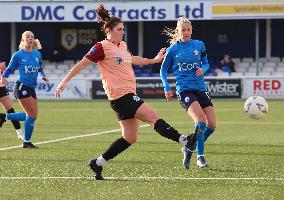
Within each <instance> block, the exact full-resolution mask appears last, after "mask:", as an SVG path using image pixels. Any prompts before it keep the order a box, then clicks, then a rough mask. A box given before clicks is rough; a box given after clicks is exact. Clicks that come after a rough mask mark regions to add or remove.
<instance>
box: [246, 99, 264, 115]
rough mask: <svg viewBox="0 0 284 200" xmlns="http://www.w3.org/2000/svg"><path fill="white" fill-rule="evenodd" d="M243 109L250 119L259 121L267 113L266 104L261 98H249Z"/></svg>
mask: <svg viewBox="0 0 284 200" xmlns="http://www.w3.org/2000/svg"><path fill="white" fill-rule="evenodd" d="M244 109H245V113H246V114H247V115H248V116H249V117H250V118H252V119H261V118H263V117H264V116H265V115H266V113H267V112H268V104H267V102H266V100H265V99H264V98H263V97H261V96H251V97H249V98H248V99H247V100H246V102H245V105H244Z"/></svg>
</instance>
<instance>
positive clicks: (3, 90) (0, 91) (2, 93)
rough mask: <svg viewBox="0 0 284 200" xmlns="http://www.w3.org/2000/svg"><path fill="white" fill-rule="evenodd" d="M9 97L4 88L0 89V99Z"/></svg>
mask: <svg viewBox="0 0 284 200" xmlns="http://www.w3.org/2000/svg"><path fill="white" fill-rule="evenodd" d="M7 95H9V92H8V90H7V88H6V87H5V86H3V87H0V98H1V97H5V96H7Z"/></svg>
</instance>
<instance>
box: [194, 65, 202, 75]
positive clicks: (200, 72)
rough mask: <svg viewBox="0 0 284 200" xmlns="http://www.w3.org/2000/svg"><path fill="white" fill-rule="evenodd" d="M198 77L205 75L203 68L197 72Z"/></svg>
mask: <svg viewBox="0 0 284 200" xmlns="http://www.w3.org/2000/svg"><path fill="white" fill-rule="evenodd" d="M196 75H197V76H202V75H203V69H202V68H201V67H200V68H198V69H197V70H196Z"/></svg>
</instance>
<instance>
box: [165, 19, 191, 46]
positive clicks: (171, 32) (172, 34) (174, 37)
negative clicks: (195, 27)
mask: <svg viewBox="0 0 284 200" xmlns="http://www.w3.org/2000/svg"><path fill="white" fill-rule="evenodd" d="M183 23H188V24H190V26H192V25H191V22H190V21H189V20H188V19H186V18H185V17H179V18H178V21H177V26H176V28H175V29H173V28H168V27H165V28H164V30H163V33H164V34H166V35H167V36H168V37H169V40H168V42H169V43H170V44H174V43H176V42H177V41H179V40H180V35H179V33H178V27H181V25H182V24H183Z"/></svg>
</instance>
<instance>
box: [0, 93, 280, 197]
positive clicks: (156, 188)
mask: <svg viewBox="0 0 284 200" xmlns="http://www.w3.org/2000/svg"><path fill="white" fill-rule="evenodd" d="M145 101H146V102H147V103H149V104H150V105H152V106H153V108H155V109H156V111H157V112H158V113H159V115H160V116H161V117H162V118H164V119H165V120H166V121H168V122H169V123H170V124H171V125H172V126H174V127H175V128H176V129H178V130H179V131H180V132H184V133H188V132H189V131H190V130H192V128H193V123H192V120H191V118H190V117H188V116H187V115H186V113H185V111H184V110H183V109H182V108H181V107H180V105H179V103H178V102H177V101H173V102H166V101H164V100H147V99H145ZM268 103H269V111H268V114H267V116H266V118H264V119H262V120H253V119H250V118H248V117H247V116H246V115H245V114H244V112H243V104H244V100H233V99H227V100H219V99H218V100H217V99H216V100H215V101H214V106H215V109H216V115H217V129H216V132H215V133H214V135H213V136H212V137H211V138H209V140H208V141H207V143H206V146H205V151H206V152H205V155H206V159H207V161H208V164H209V167H207V168H204V169H200V168H198V167H197V166H196V158H195V154H194V156H193V158H192V164H191V167H190V169H189V170H186V169H184V168H183V166H182V154H181V151H180V145H179V144H176V143H174V142H171V141H169V140H167V139H164V138H162V137H160V136H159V135H158V134H157V133H156V132H154V131H153V129H152V127H151V126H143V127H141V128H140V129H139V137H138V141H137V143H136V144H134V145H132V146H131V147H130V148H129V149H128V150H127V151H125V152H124V153H123V154H121V155H119V156H118V157H116V158H115V159H114V160H111V161H110V162H108V163H107V164H106V166H105V169H104V172H103V175H104V176H105V177H107V178H108V179H107V180H106V181H95V180H94V179H93V178H92V172H91V171H90V169H89V168H88V167H87V161H88V160H89V159H92V158H95V157H96V156H99V155H100V154H101V153H102V152H103V151H104V150H105V149H106V148H107V147H108V146H109V145H110V144H111V142H112V141H114V140H115V139H116V138H118V137H120V135H121V134H120V131H119V125H118V122H117V120H116V116H115V114H114V112H113V111H112V110H111V108H110V106H109V104H108V102H107V101H98V100H95V101H63V100H56V101H41V100H40V101H39V116H38V120H37V121H36V126H35V130H34V135H33V138H32V141H33V142H34V143H36V144H38V146H39V147H40V148H39V149H37V150H30V149H22V148H21V147H20V146H19V145H20V143H19V141H18V140H17V139H16V133H15V131H14V129H13V128H12V125H11V123H10V122H7V123H5V124H4V125H3V127H2V128H0V141H1V143H0V199H5V200H6V199H11V200H17V199H48V200H51V199H61V200H62V199H68V200H69V199H76V200H77V199H80V200H81V199H82V200H85V199H102V200H105V199H116V200H117V199H119V200H121V199H151V200H152V199H171V200H175V199H190V200H192V199H199V200H202V199H210V200H212V199H216V200H217V199H218V200H219V199H230V200H232V199H242V200H243V199H257V200H258V199H277V200H278V199H284V117H283V113H284V101H283V100H268ZM14 106H15V108H16V110H17V111H21V108H20V107H19V105H18V103H17V102H14ZM1 112H3V109H2V110H1ZM140 125H141V126H142V125H145V124H143V123H141V124H140Z"/></svg>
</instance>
